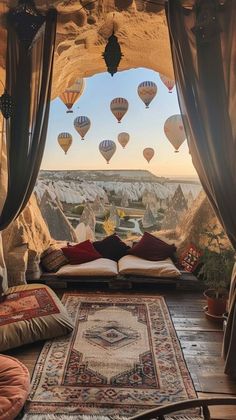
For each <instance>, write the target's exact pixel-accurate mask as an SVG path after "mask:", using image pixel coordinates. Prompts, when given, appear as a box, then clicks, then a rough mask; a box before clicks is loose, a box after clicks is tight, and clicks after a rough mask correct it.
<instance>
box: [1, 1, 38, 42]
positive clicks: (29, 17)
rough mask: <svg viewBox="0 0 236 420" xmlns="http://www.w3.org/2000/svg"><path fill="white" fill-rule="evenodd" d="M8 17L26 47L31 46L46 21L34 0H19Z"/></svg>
mask: <svg viewBox="0 0 236 420" xmlns="http://www.w3.org/2000/svg"><path fill="white" fill-rule="evenodd" d="M8 18H9V22H10V23H11V24H12V25H13V26H14V27H15V30H16V32H17V35H18V37H19V40H20V41H21V42H22V43H23V44H24V45H25V46H26V48H29V46H30V45H31V43H32V41H33V39H34V37H35V35H36V34H37V32H38V30H39V29H40V27H41V26H42V24H43V23H44V21H45V17H44V16H43V15H42V14H40V13H39V12H38V10H37V9H36V7H35V4H34V1H33V0H18V4H17V6H16V7H15V8H14V9H11V10H10V11H9V14H8Z"/></svg>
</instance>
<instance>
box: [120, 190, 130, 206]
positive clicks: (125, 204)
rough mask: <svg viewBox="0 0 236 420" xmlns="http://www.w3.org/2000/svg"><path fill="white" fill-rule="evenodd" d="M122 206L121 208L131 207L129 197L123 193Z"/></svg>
mask: <svg viewBox="0 0 236 420" xmlns="http://www.w3.org/2000/svg"><path fill="white" fill-rule="evenodd" d="M120 205H121V207H129V197H128V194H127V192H122V196H121V203H120Z"/></svg>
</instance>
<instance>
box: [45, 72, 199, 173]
mask: <svg viewBox="0 0 236 420" xmlns="http://www.w3.org/2000/svg"><path fill="white" fill-rule="evenodd" d="M146 80H149V81H153V82H155V83H156V85H157V88H158V91H157V95H156V97H155V98H154V99H153V101H152V102H151V104H150V107H149V108H148V109H146V108H145V105H144V103H143V102H142V101H141V99H140V98H139V96H138V94H137V87H138V85H139V83H141V82H143V81H146ZM115 97H124V98H126V99H127V100H128V102H129V109H128V111H127V113H126V114H125V116H124V117H123V119H122V121H121V124H118V123H117V120H116V119H115V117H114V115H113V114H112V113H111V111H110V102H111V100H112V99H114V98H115ZM73 110H74V112H73V114H67V113H66V107H65V105H64V104H63V102H62V101H61V100H60V99H59V98H57V99H55V100H53V101H52V103H51V109H50V117H49V127H48V134H47V142H46V148H45V153H44V158H43V161H42V166H41V169H54V170H58V169H63V170H66V169H68V170H71V169H83V170H84V169H99V170H106V169H111V170H113V169H147V170H149V171H151V172H152V173H154V174H155V175H157V176H166V177H182V178H189V179H190V178H197V174H196V171H195V169H194V167H193V165H192V161H191V156H190V154H189V152H188V147H187V142H186V141H185V142H184V143H183V145H182V146H181V148H180V149H179V153H174V148H173V146H172V145H171V144H170V142H169V141H168V139H167V138H166V136H165V134H164V131H163V127H164V123H165V120H166V119H167V118H168V117H170V116H171V115H173V114H179V113H180V111H179V106H178V100H177V95H176V89H175V88H174V89H173V91H172V93H169V92H168V89H167V88H166V86H165V85H164V84H163V83H162V82H161V80H160V78H159V74H158V73H157V72H155V71H153V70H148V69H143V68H139V69H131V70H127V71H122V72H118V73H116V74H115V75H114V76H113V77H111V75H110V74H109V73H107V72H106V73H101V74H97V75H95V76H92V77H90V78H87V79H86V87H85V90H84V93H83V95H82V96H81V97H80V99H79V100H78V102H76V104H75V105H74V107H73ZM79 115H85V116H87V117H89V119H90V121H91V127H90V130H89V131H88V133H87V134H86V136H85V140H84V141H81V139H80V136H79V134H78V133H77V132H76V130H75V128H74V124H73V122H74V119H75V118H76V117H77V116H79ZM122 131H126V132H128V133H129V134H130V140H129V143H128V145H127V146H126V148H125V149H123V148H122V147H121V146H120V144H119V143H118V141H117V136H118V134H119V133H120V132H122ZM60 132H69V133H71V134H72V136H73V143H72V146H71V148H70V149H69V151H68V152H67V155H65V154H64V152H63V150H62V149H61V148H60V146H59V145H58V142H57V136H58V134H59V133H60ZM108 139H109V140H113V141H115V143H116V145H117V149H116V153H115V154H114V156H113V157H112V159H111V161H110V163H109V165H108V164H107V163H106V161H105V160H104V158H103V157H102V156H101V154H100V152H99V149H98V146H99V143H100V142H101V141H102V140H108ZM145 147H152V148H153V149H154V150H155V155H154V157H153V159H152V160H151V162H150V163H149V164H148V163H147V161H146V160H145V159H144V157H143V149H144V148H145Z"/></svg>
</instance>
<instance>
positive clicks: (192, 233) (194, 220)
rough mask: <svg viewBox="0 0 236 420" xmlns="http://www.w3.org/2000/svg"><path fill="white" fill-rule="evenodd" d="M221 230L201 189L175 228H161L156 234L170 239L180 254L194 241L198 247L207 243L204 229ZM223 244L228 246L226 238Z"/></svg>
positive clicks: (202, 246)
mask: <svg viewBox="0 0 236 420" xmlns="http://www.w3.org/2000/svg"><path fill="white" fill-rule="evenodd" d="M213 229H214V231H215V232H218V233H219V232H221V231H222V226H221V224H220V222H219V221H218V219H217V217H216V215H215V213H214V211H213V209H212V207H211V205H210V203H209V200H208V198H207V197H206V195H205V193H204V192H203V191H202V192H200V194H199V195H198V197H197V198H196V199H195V200H194V202H193V205H192V207H191V208H190V209H189V210H188V211H187V212H186V213H185V215H184V217H183V219H182V220H181V222H180V224H179V225H178V226H177V227H176V229H169V230H163V229H162V230H161V231H159V232H157V236H158V237H161V238H162V239H164V240H165V239H166V240H172V241H173V242H175V244H176V246H177V252H178V254H179V255H181V254H182V252H183V251H184V249H186V247H187V246H188V245H189V244H190V243H194V244H195V245H196V246H197V247H198V248H205V247H206V246H207V245H208V237H207V235H205V234H204V232H205V231H212V230H213ZM224 245H225V246H226V247H230V246H231V245H230V242H229V240H228V238H226V239H225V241H224Z"/></svg>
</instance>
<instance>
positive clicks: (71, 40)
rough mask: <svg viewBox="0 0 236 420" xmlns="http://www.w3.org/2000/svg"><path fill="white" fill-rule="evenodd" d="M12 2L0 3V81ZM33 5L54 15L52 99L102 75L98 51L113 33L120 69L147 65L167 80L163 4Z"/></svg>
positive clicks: (38, 0)
mask: <svg viewBox="0 0 236 420" xmlns="http://www.w3.org/2000/svg"><path fill="white" fill-rule="evenodd" d="M160 3H161V4H160ZM15 4H16V2H15V1H14V0H10V1H9V2H1V5H0V14H1V20H0V37H1V47H0V79H1V80H4V69H5V54H6V51H5V48H6V29H5V27H6V13H7V11H8V7H9V6H15ZM35 4H36V6H37V8H38V10H42V11H45V9H47V8H48V7H55V8H56V9H57V11H58V13H59V15H58V24H57V37H56V53H55V60H54V61H55V65H54V77H53V92H52V97H53V98H55V97H57V96H58V95H59V94H60V93H61V92H63V90H65V88H67V87H69V86H70V85H72V84H73V83H74V81H75V80H76V79H77V78H78V77H83V76H85V77H89V76H92V75H94V74H96V73H101V72H104V71H106V66H105V62H104V60H103V58H102V53H103V51H104V49H105V45H106V43H107V40H108V37H109V36H110V35H111V34H112V32H113V30H114V31H115V35H116V36H117V37H118V39H119V42H120V45H121V47H122V53H123V58H122V60H121V62H120V66H119V69H120V70H127V69H130V68H135V67H136V68H137V67H147V68H150V69H153V70H156V71H160V72H161V73H164V74H166V75H167V76H169V77H173V68H172V62H171V52H170V46H169V36H168V29H167V24H166V17H165V13H164V0H160V1H159V2H158V5H157V4H155V2H148V1H147V2H146V1H140V0H126V1H125V0H103V1H94V2H89V1H87V0H86V1H85V0H80V1H79V0H73V1H72V0H50V1H49V2H44V1H43V0H35ZM147 46H148V48H147ZM150 51H151V54H150Z"/></svg>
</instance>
